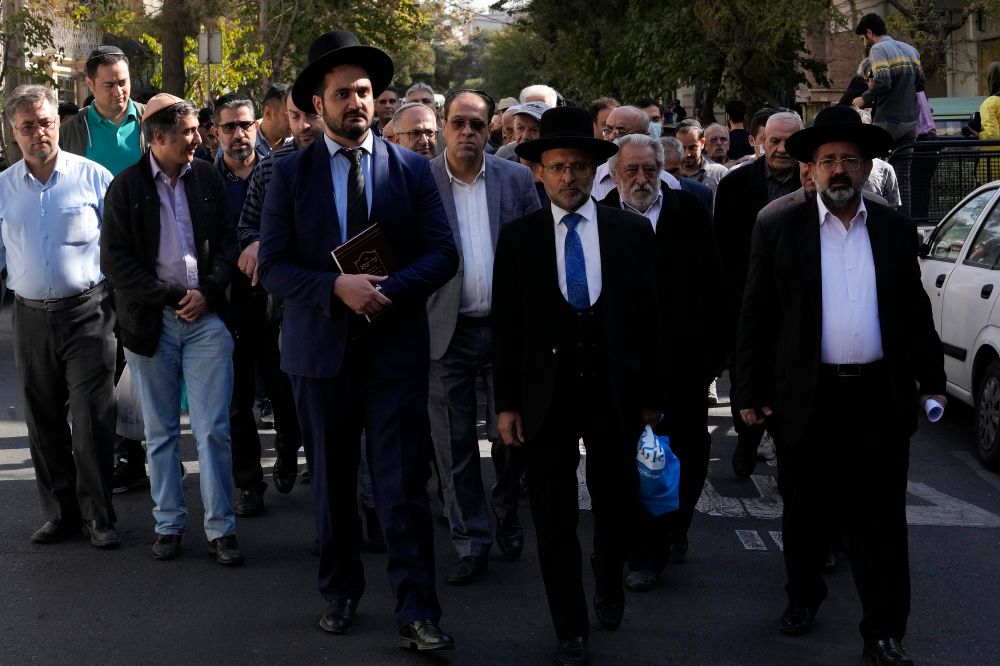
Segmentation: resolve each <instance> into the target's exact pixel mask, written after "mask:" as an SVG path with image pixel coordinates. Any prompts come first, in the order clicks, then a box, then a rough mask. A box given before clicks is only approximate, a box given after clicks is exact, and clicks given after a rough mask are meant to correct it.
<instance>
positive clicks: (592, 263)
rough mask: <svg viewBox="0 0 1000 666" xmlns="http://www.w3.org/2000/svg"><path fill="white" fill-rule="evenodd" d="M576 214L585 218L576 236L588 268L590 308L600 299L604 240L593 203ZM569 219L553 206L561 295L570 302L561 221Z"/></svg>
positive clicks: (564, 234) (563, 226)
mask: <svg viewBox="0 0 1000 666" xmlns="http://www.w3.org/2000/svg"><path fill="white" fill-rule="evenodd" d="M574 212H576V213H579V214H580V215H581V216H582V217H583V219H582V220H580V221H579V222H578V223H577V225H576V233H578V234H580V242H581V243H582V245H583V260H584V262H586V264H587V292H588V295H589V296H590V304H591V305H593V304H594V303H596V302H597V299H598V297H599V296H600V295H601V238H600V236H599V235H598V233H597V204H596V203H594V200H593V199H587V203H585V204H583V205H582V206H580V207H579V208H578V209H577V210H576V211H574ZM567 215H569V212H567V211H565V210H563V209H562V208H560V207H559V206H557V205H555V204H552V219H553V220H554V221H555V225H556V273H557V274H558V275H559V291H561V292H562V295H563V298H565V299H566V300H567V301H569V295H568V292H567V291H566V233H567V229H566V225H565V224H563V223H562V219H563V218H564V217H565V216H567Z"/></svg>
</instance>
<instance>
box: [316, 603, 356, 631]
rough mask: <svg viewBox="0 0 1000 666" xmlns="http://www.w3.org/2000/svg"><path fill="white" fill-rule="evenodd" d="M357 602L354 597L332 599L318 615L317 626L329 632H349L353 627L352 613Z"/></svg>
mask: <svg viewBox="0 0 1000 666" xmlns="http://www.w3.org/2000/svg"><path fill="white" fill-rule="evenodd" d="M357 610H358V602H357V601H355V600H354V599H334V600H333V601H331V602H330V604H329V605H328V606H327V607H326V610H325V611H323V614H322V615H320V616H319V627H320V629H322V630H323V631H329V632H330V633H331V634H349V633H351V630H352V629H354V614H355V613H356V612H357Z"/></svg>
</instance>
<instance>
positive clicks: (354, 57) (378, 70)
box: [292, 30, 393, 113]
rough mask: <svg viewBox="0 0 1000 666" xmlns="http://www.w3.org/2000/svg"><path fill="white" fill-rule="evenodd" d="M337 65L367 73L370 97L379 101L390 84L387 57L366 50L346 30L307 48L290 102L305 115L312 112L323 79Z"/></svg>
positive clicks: (378, 52) (386, 54) (383, 53)
mask: <svg viewBox="0 0 1000 666" xmlns="http://www.w3.org/2000/svg"><path fill="white" fill-rule="evenodd" d="M339 65H357V66H358V67H361V68H363V69H364V70H365V71H366V72H368V79H369V80H370V81H371V82H372V97H378V96H379V95H381V94H382V92H383V91H385V89H386V88H388V87H389V84H390V83H391V82H392V74H393V65H392V58H390V57H389V54H388V53H386V52H385V51H383V50H382V49H380V48H377V47H375V46H365V45H364V44H362V43H361V42H359V41H358V38H357V37H356V36H355V35H354V33H353V32H350V31H349V30H334V31H332V32H328V33H326V34H325V35H320V36H319V37H318V38H317V39H316V41H314V42H313V43H312V46H310V47H309V64H308V65H306V67H305V69H303V70H302V73H301V74H299V77H298V78H297V79H295V83H294V84H293V85H292V101H293V102H295V106H297V107H299V108H300V109H302V110H303V111H305V112H308V110H309V109H312V110H313V112H315V113H318V111H317V110H316V108H315V107H314V106H313V101H312V98H313V95H314V94H316V88H318V87H319V84H320V82H322V81H323V77H324V76H326V74H327V72H329V71H330V70H331V69H333V68H334V67H337V66H339Z"/></svg>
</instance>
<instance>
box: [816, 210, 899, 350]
mask: <svg viewBox="0 0 1000 666" xmlns="http://www.w3.org/2000/svg"><path fill="white" fill-rule="evenodd" d="M816 203H817V205H818V207H819V246H820V266H821V272H822V292H823V327H822V328H823V330H822V336H823V337H822V342H821V345H820V360H821V361H822V362H823V363H872V362H873V361H878V360H880V359H881V358H882V356H883V353H882V327H881V325H880V323H879V318H878V293H877V291H876V283H875V259H874V258H873V256H872V244H871V239H870V238H869V237H868V211H867V210H866V209H865V204H864V200H863V199H862V200H861V201H860V202H859V204H858V212H857V214H856V215H855V216H854V219H853V220H851V228H850V229H849V230H848V229H845V228H844V224H843V222H841V221H840V220H839V219H838V218H837V217H836V216H835V215H834V214H833V213H831V212H830V210H829V209H828V208H827V207H826V205H825V204H824V202H823V198H822V197H821V196H817V197H816Z"/></svg>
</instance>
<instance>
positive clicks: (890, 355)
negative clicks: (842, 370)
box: [736, 198, 945, 441]
mask: <svg viewBox="0 0 1000 666" xmlns="http://www.w3.org/2000/svg"><path fill="white" fill-rule="evenodd" d="M865 207H866V208H867V209H868V220H867V227H868V235H869V238H870V239H871V246H872V256H873V257H874V261H875V281H876V294H877V297H878V315H879V323H880V326H881V332H882V350H883V353H884V358H883V360H884V362H885V364H886V365H887V366H888V371H889V376H890V380H889V383H888V385H887V386H886V387H885V397H886V403H887V408H886V410H885V418H886V419H891V420H892V421H894V424H895V426H896V427H897V428H898V429H899V431H900V432H901V433H904V434H906V435H907V436H909V435H910V434H912V433H913V432H914V431H915V430H916V428H917V396H918V394H919V393H927V394H944V390H945V373H944V361H943V358H944V357H943V355H942V350H941V341H940V339H938V336H937V333H936V332H935V330H934V321H933V318H932V315H931V306H930V301H929V300H928V298H927V294H926V293H925V292H924V289H923V286H922V284H921V281H920V268H919V266H918V264H917V247H916V240H915V239H916V236H915V234H914V231H915V230H914V226H913V224H912V223H911V222H910V221H909V220H907V219H906V218H904V217H903V216H901V215H899V214H898V213H896V212H895V211H893V210H892V209H891V208H887V207H885V206H882V205H880V204H877V203H874V202H871V201H868V202H865ZM821 285H822V275H821V267H820V239H819V213H818V207H817V204H816V200H815V198H811V199H809V200H808V201H805V202H803V203H800V204H798V205H795V206H793V207H790V208H785V209H783V210H779V211H777V212H776V213H774V214H773V215H771V216H769V217H762V218H761V220H760V221H759V222H758V224H757V226H756V228H755V229H754V232H753V243H752V250H751V256H750V270H749V273H748V275H747V285H746V293H745V294H744V298H743V311H742V318H741V320H740V330H739V347H738V351H737V358H736V367H737V377H736V380H737V395H738V396H739V398H738V399H739V404H738V405H737V406H738V407H739V408H741V409H748V408H760V407H762V406H764V405H767V406H770V407H771V408H772V409H774V416H773V417H768V419H767V423H768V429H769V430H771V431H772V433H774V434H775V436H776V437H781V438H783V439H784V440H785V441H795V440H797V439H799V438H801V437H802V436H803V434H804V433H805V430H806V426H807V425H808V422H809V416H810V412H811V411H812V409H813V403H814V400H815V397H816V384H817V379H818V371H819V366H820V344H821V335H822V316H823V312H822V310H823V302H822V292H821ZM844 408H845V418H850V414H849V410H850V405H845V406H844Z"/></svg>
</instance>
